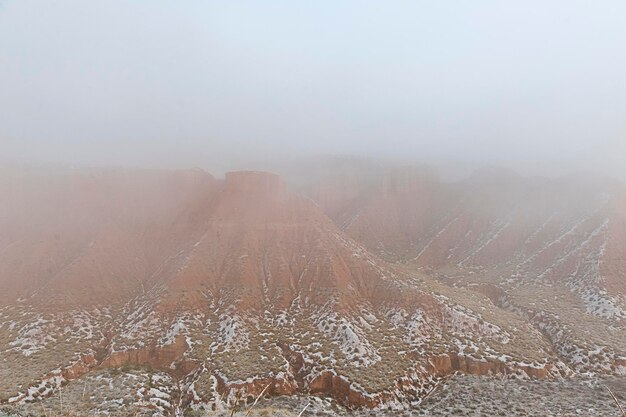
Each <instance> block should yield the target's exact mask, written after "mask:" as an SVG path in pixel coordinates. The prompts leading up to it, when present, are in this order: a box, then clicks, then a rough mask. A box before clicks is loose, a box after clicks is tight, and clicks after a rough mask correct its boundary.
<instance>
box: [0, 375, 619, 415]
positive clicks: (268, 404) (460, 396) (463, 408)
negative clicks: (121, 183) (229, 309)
mask: <svg viewBox="0 0 626 417" xmlns="http://www.w3.org/2000/svg"><path fill="white" fill-rule="evenodd" d="M607 387H610V388H611V390H612V391H613V392H614V394H615V395H616V397H617V398H618V400H619V401H620V402H621V403H622V404H626V380H625V379H624V378H614V377H612V378H603V379H572V380H564V381H545V380H542V381H540V380H517V379H496V378H490V377H475V376H467V375H457V376H455V377H453V378H451V379H450V380H448V381H447V383H445V384H444V385H442V388H441V389H440V390H438V391H436V392H435V393H434V394H433V395H431V396H430V397H428V398H427V399H426V400H424V402H423V403H422V404H421V405H419V406H416V407H414V408H412V409H409V410H389V411H382V410H376V411H350V410H346V409H343V408H341V407H339V406H337V404H336V403H334V402H333V401H331V400H327V399H320V398H317V397H279V398H274V399H262V400H260V401H259V403H258V404H257V405H256V406H255V407H254V408H252V410H248V409H247V408H246V407H242V409H241V410H238V411H237V412H235V414H234V415H233V414H231V412H232V411H231V410H226V411H221V412H219V411H199V410H198V411H191V410H187V411H184V412H182V414H179V415H182V416H193V417H204V416H216V417H217V416H220V417H228V416H239V417H243V416H249V417H254V416H256V417H296V416H299V415H300V413H301V412H302V411H303V410H304V412H303V413H302V414H301V415H302V417H304V416H355V417H374V416H386V417H392V416H393V417H396V416H397V417H400V416H402V417H404V416H407V417H408V416H432V417H478V416H507V417H510V416H537V417H539V416H541V417H548V416H554V417H566V416H585V417H595V416H597V417H610V416H616V417H617V416H620V412H619V410H618V408H617V406H616V405H615V403H614V401H613V399H612V398H611V396H610V394H609V391H608V390H607ZM73 400H74V401H76V400H77V399H72V398H66V399H65V401H66V404H67V403H72V401H73ZM48 401H50V400H48ZM52 401H54V400H52ZM74 404H76V403H74ZM307 404H308V406H307ZM34 405H37V406H38V407H33V406H34ZM48 405H49V406H51V405H52V404H50V403H49V404H48ZM90 405H91V409H90V410H89V411H85V412H82V413H75V414H71V415H72V416H105V415H110V416H127V415H138V416H139V415H141V416H161V415H163V414H161V413H159V412H158V411H155V410H152V411H151V410H149V409H144V410H143V411H140V412H138V413H133V414H128V412H127V411H124V410H123V408H124V407H123V406H122V402H120V408H119V409H118V410H117V411H116V410H114V409H112V408H110V407H107V408H108V410H107V411H103V410H102V408H100V407H98V406H97V405H96V404H90ZM109 405H110V403H109ZM305 407H306V409H305ZM52 408H54V407H52ZM86 408H90V407H89V406H87V407H85V409H86ZM41 410H42V408H41V405H40V404H30V405H25V406H22V407H19V408H18V409H13V408H8V407H7V408H4V409H0V417H26V416H39V415H43V414H42V411H41ZM66 410H67V406H66ZM66 412H67V411H66Z"/></svg>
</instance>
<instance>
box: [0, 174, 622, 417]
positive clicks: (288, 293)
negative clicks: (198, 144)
mask: <svg viewBox="0 0 626 417" xmlns="http://www.w3.org/2000/svg"><path fill="white" fill-rule="evenodd" d="M367 181H370V179H367V180H363V179H360V178H359V177H358V176H356V177H354V178H353V179H352V180H350V181H345V182H344V186H345V187H346V188H347V190H342V188H341V187H336V189H334V188H333V187H332V184H329V183H326V184H325V185H321V184H320V185H319V187H318V188H316V189H317V190H324V191H323V192H319V193H317V194H316V193H310V195H311V196H312V197H313V199H311V198H308V197H304V196H301V195H297V194H295V193H293V192H292V191H290V189H289V188H288V187H287V186H286V185H285V183H284V182H283V181H282V180H281V179H280V178H279V177H278V176H276V175H274V174H269V173H263V172H233V173H229V174H227V175H226V177H225V179H223V180H221V179H215V178H213V177H212V176H211V175H209V174H206V173H204V172H202V171H181V172H166V171H163V172H161V171H70V172H67V171H61V172H45V173H41V172H30V171H29V172H19V173H12V174H11V175H6V176H4V177H3V179H2V180H0V193H1V195H2V196H3V198H2V199H1V200H0V230H2V232H1V233H0V236H1V237H0V288H1V289H2V291H1V292H0V294H2V304H0V352H2V355H1V356H0V361H1V362H0V403H2V404H5V405H7V406H10V407H11V408H12V409H14V410H18V411H23V412H28V411H29V410H30V411H32V410H37V411H34V412H39V411H40V410H41V407H42V406H43V407H44V408H48V409H50V410H51V411H55V412H60V411H61V407H62V401H60V400H58V399H60V398H62V392H63V391H67V392H74V393H76V392H79V391H80V390H81V388H82V390H83V391H82V392H83V394H82V396H81V399H80V400H77V399H76V398H77V397H78V395H74V397H73V398H75V400H74V401H75V403H74V405H73V406H72V407H73V408H76V409H77V410H79V411H80V412H84V413H85V414H87V413H95V412H105V411H106V412H109V413H113V414H115V413H118V415H135V413H144V414H147V415H182V414H183V413H185V412H190V411H195V412H199V413H202V412H203V411H202V410H224V409H229V408H231V407H233V406H235V405H237V404H240V403H241V402H246V401H254V399H255V398H256V396H258V395H260V394H264V395H269V396H278V395H292V394H297V395H316V396H320V397H330V398H332V399H333V400H334V401H335V402H337V403H338V404H339V405H341V406H343V407H348V408H403V407H410V406H412V405H416V404H419V403H420V402H421V401H422V400H423V399H424V398H426V397H427V396H429V395H430V394H431V393H432V392H433V391H434V390H436V388H437V387H438V386H439V385H440V384H442V383H443V382H444V381H446V379H447V378H448V377H450V376H451V375H453V374H454V373H456V372H461V373H466V374H472V375H502V376H505V375H508V376H516V377H518V378H540V379H558V378H562V377H569V376H572V375H574V374H575V373H580V372H603V373H617V374H619V373H622V372H623V370H624V363H623V354H624V349H623V345H622V344H623V342H624V337H623V333H620V332H623V327H622V324H621V323H622V321H621V319H622V316H621V315H620V314H608V315H607V314H604V313H603V311H604V310H601V311H596V310H585V309H582V310H581V311H579V313H578V314H579V316H580V317H584V318H585V319H588V320H591V321H593V322H589V325H590V326H591V325H593V326H596V324H597V323H600V324H601V325H602V326H604V327H598V329H600V330H594V331H593V332H590V333H589V334H583V333H580V331H579V329H578V327H575V326H574V323H569V322H568V321H567V320H570V321H575V320H578V316H573V317H570V318H568V319H565V318H562V317H561V316H559V315H558V313H555V312H554V308H557V307H559V306H560V305H566V304H567V303H572V304H573V305H574V304H575V303H576V302H578V301H579V300H580V303H584V302H585V300H588V301H589V300H591V301H589V303H592V304H593V303H594V301H593V300H597V299H596V298H590V297H596V296H597V295H600V296H601V298H599V299H600V300H601V301H602V300H609V301H610V302H612V303H614V304H611V306H612V307H611V310H610V311H612V312H615V311H618V310H617V308H618V307H619V306H620V304H619V303H621V301H620V300H621V299H620V297H621V294H623V292H622V289H621V285H622V284H621V283H622V282H623V281H622V280H621V278H620V277H621V276H620V274H621V271H622V270H621V269H620V268H621V265H622V264H620V263H618V262H612V263H611V265H612V266H611V268H610V269H608V268H607V269H599V270H596V269H594V266H593V265H595V264H593V262H591V261H596V258H593V256H595V255H594V254H596V255H597V256H602V257H604V256H609V254H612V255H611V256H612V257H614V258H616V259H619V256H621V255H620V254H623V249H621V248H623V247H620V246H619V245H620V244H619V242H620V233H618V232H609V230H612V229H609V227H608V225H604V222H605V220H606V217H603V216H605V215H606V216H609V217H610V219H612V223H609V224H611V225H612V224H615V223H618V224H619V221H623V218H620V217H619V216H620V215H619V213H623V211H620V210H621V209H622V207H623V205H620V204H621V203H619V201H618V200H611V203H610V205H607V203H606V202H605V200H602V199H598V201H591V202H587V201H586V200H585V204H584V205H579V204H578V200H574V202H571V201H565V202H563V201H561V198H562V197H559V196H557V197H555V196H554V195H553V192H554V190H553V189H548V190H546V191H545V195H544V194H542V196H540V197H537V198H535V199H534V200H533V199H530V198H529V195H531V194H532V193H534V192H535V190H534V189H531V191H527V192H526V191H525V192H526V194H524V193H523V192H522V191H519V190H518V189H515V190H514V191H510V186H509V185H508V184H506V185H500V184H499V183H498V182H496V183H495V184H485V183H483V182H480V181H483V180H481V179H476V178H475V179H473V181H475V182H472V183H470V184H469V185H468V184H463V185H458V184H457V185H454V186H450V187H448V186H446V185H443V184H441V183H439V182H437V180H436V179H434V178H432V177H431V176H430V175H425V174H424V173H422V172H415V171H413V170H409V171H406V170H404V171H400V172H398V173H396V174H394V175H393V176H392V177H390V178H383V179H382V180H381V181H380V182H379V186H380V188H375V187H370V185H369V184H368V183H367ZM351 184H359V187H356V188H353V187H352V185H351ZM472 187H474V188H472ZM350 190H352V191H350ZM355 190H356V192H354V191H355ZM479 191H480V193H481V194H480V195H478V196H476V193H478V192H479ZM517 193H521V194H522V196H521V197H520V196H519V195H518V194H517ZM499 194H500V198H499V199H498V198H496V196H497V195H499ZM571 194H572V198H575V197H576V193H575V192H572V193H571ZM489 198H491V199H492V200H489ZM314 200H316V201H314ZM485 203H486V204H485ZM522 203H524V204H523V205H520V204H522ZM557 203H558V204H557ZM559 204H560V205H559ZM515 207H517V208H515ZM444 209H446V210H444ZM566 209H567V210H568V213H570V212H572V214H571V218H570V217H564V216H561V215H558V216H556V215H555V220H550V221H549V222H547V225H546V226H543V228H541V227H539V226H541V225H538V226H537V227H534V226H535V223H537V222H543V223H545V222H546V219H544V213H545V212H547V211H550V210H552V211H557V212H558V211H559V210H563V211H565V210H566ZM598 210H600V211H598ZM324 211H326V213H328V215H327V214H325V213H324ZM596 213H601V214H602V215H600V214H597V215H596ZM507 216H510V217H511V219H510V221H509V223H510V224H511V225H509V226H506V227H505V226H504V225H505V223H503V224H500V223H501V222H503V221H504V220H502V219H508V217H507ZM576 216H579V217H576ZM456 217H459V218H463V220H456V221H453V218H456ZM345 219H349V221H344V220H345ZM557 219H558V220H557ZM581 219H587V220H581ZM620 219H621V220H620ZM552 221H554V222H555V223H556V224H554V225H553V224H552V223H551V222H552ZM578 221H581V223H580V226H577V227H580V229H574V230H575V232H571V233H570V234H567V233H566V232H562V229H564V228H565V227H567V226H569V225H570V224H578V223H577V222H578ZM451 222H452V224H456V223H457V222H458V223H459V224H460V225H465V226H464V227H465V228H463V227H460V226H454V227H451V226H449V224H450V223H451ZM572 222H573V223H572ZM522 225H523V226H525V230H526V229H532V231H531V232H524V231H520V230H521V229H522V227H521V226H522ZM509 228H511V230H509ZM448 230H450V232H447V231H448ZM474 230H475V232H472V233H476V234H477V236H476V237H475V236H473V235H472V233H469V232H470V231H474ZM498 230H499V232H498ZM544 230H545V232H544ZM513 231H516V232H515V233H513ZM448 233H451V235H448ZM559 233H561V235H562V234H565V236H564V237H561V238H560V240H559V236H561V235H559ZM611 233H614V234H613V235H612V234H611ZM466 235H469V237H466V240H463V238H462V237H463V236H466ZM544 235H545V236H544ZM377 236H378V237H377ZM501 236H502V237H501ZM540 237H541V238H540ZM574 237H576V239H574ZM490 239H491V241H490ZM500 239H502V240H501V241H500ZM535 240H537V242H535ZM466 241H467V242H468V243H467V244H466V243H465V242H466ZM493 241H497V245H495V244H494V247H493V248H492V247H491V245H492V244H491V242H493ZM511 241H513V243H509V244H508V246H507V245H506V242H511ZM526 241H529V242H528V243H524V244H521V243H520V242H522V243H523V242H526ZM552 241H557V243H554V245H558V247H554V248H551V247H550V246H549V245H548V247H547V248H544V246H546V245H547V243H549V242H552ZM453 244H458V245H459V247H458V248H457V249H455V250H452V249H453V246H451V245H453ZM576 244H578V246H576ZM598 245H600V246H598ZM578 247H580V249H576V248H578ZM601 247H604V248H605V249H604V252H602V253H601V254H598V253H597V252H598V251H599V249H600V248H601ZM533 250H534V251H533ZM442 253H443V254H442ZM451 253H452V255H450V254H451ZM487 253H488V254H489V256H486V254H487ZM544 253H545V254H546V255H547V254H548V253H549V254H551V256H553V257H552V258H549V261H545V262H544V261H543V260H542V261H541V262H540V261H539V258H541V259H543V258H542V256H543V254H544ZM529 254H530V255H529ZM535 254H536V256H535V257H534V258H533V257H532V255H535ZM568 254H569V255H568ZM444 255H445V261H443V259H444ZM564 256H565V259H566V260H567V259H569V258H568V256H569V257H573V259H575V261H571V262H570V261H567V262H566V261H562V262H558V261H559V259H561V258H563V257H564ZM612 259H613V258H612ZM520 260H521V261H520ZM526 260H528V262H527V263H526V264H523V263H522V262H523V261H526ZM583 260H590V261H589V263H588V264H585V263H584V262H583ZM547 262H554V263H557V264H556V265H552V264H549V263H547ZM570 264H571V265H573V266H576V269H575V270H576V271H578V272H577V273H578V275H576V274H575V275H573V276H571V273H570V275H567V273H569V272H562V271H570V269H567V270H565V269H561V268H565V267H566V266H567V267H568V268H570V267H572V268H573V266H571V265H570ZM546 265H548V266H551V267H552V269H551V270H550V272H547V273H546V275H545V276H544V277H539V276H538V274H537V273H536V271H538V270H540V269H541V268H543V267H544V266H546ZM585 268H586V269H585ZM602 268H605V267H602ZM598 271H607V272H598ZM503 274H507V275H503ZM515 274H517V275H515ZM564 274H565V275H564ZM601 274H604V275H601ZM610 274H612V275H610ZM609 275H610V276H611V277H613V278H608V277H609ZM564 276H567V278H565V279H564V280H563V277H564ZM605 276H606V277H607V279H604V278H602V279H601V278H600V277H605ZM503 277H504V278H503ZM561 281H562V282H561ZM606 282H608V283H612V284H611V285H608V284H605V283H606ZM468 288H470V289H468ZM512 288H515V290H516V291H511V289H512ZM537 288H539V290H537V291H538V292H540V293H541V294H543V295H541V296H537V295H535V296H534V298H533V299H532V300H533V301H532V302H528V301H526V302H522V301H520V300H519V299H518V298H519V297H520V294H524V291H530V290H532V289H537ZM545 288H551V289H554V291H556V292H555V294H554V297H557V298H556V299H558V303H556V302H555V303H552V307H550V308H552V310H551V309H550V308H549V307H548V306H543V305H542V304H541V302H544V301H545V302H546V303H547V302H548V301H551V298H548V295H546V294H549V296H550V297H552V294H551V293H546V292H545ZM600 288H601V289H602V290H605V291H606V294H605V293H602V292H600V291H602V290H600ZM560 289H564V290H563V291H560ZM557 290H558V291H557ZM559 297H561V298H559ZM568 297H569V298H568ZM585 297H587V298H585ZM602 297H604V298H602ZM603 302H604V301H603ZM607 302H608V301H607ZM594 305H595V304H594ZM602 305H605V304H602ZM572 308H573V307H572ZM567 326H569V327H567ZM598 326H600V325H598ZM585 328H586V327H585ZM563 329H565V330H563ZM594 329H595V327H594ZM605 331H606V332H609V333H610V334H608V333H607V334H604V333H602V332H605ZM603 337H604V338H605V339H604V341H602V346H600V345H598V343H599V341H600V340H601V339H602V338H603ZM592 347H593V349H596V350H597V349H598V348H599V347H601V349H599V350H597V352H596V357H597V359H596V360H594V361H593V362H590V359H589V358H591V356H590V353H589V352H590V349H591V348H592ZM567 349H573V350H571V351H569V350H567ZM585 349H586V350H585ZM578 357H581V358H587V361H588V362H587V363H583V362H581V363H577V362H576V358H578ZM581 361H583V359H581ZM18 370H19V372H17V371H18ZM88 387H89V388H88ZM98 387H102V389H100V388H98ZM107 387H108V388H107ZM88 389H89V392H88ZM68 395H69V394H68Z"/></svg>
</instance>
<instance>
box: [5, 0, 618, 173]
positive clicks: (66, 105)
mask: <svg viewBox="0 0 626 417" xmlns="http://www.w3.org/2000/svg"><path fill="white" fill-rule="evenodd" d="M625 143H626V1H624V0H612V1H602V0H593V1H592V0H585V1H577V0H552V1H551V0H537V1H534V0H524V1H521V0H520V1H503V0H493V1H486V0H467V1H464V0H454V1H453V0H437V1H434V0H433V1H419V0H411V1H363V0H358V1H324V0H317V1H294V0H286V1H271V0H268V1H235V0H227V1H217V2H216V1H174V0H169V1H164V0H134V1H131V0H127V1H117V0H105V1H100V0H89V1H85V0H59V1H53V0H50V1H47V0H39V1H30V0H0V145H1V146H0V157H4V158H8V159H18V160H20V159H24V160H36V161H50V162H62V163H81V164H130V165H149V166H158V165H163V166H202V167H206V168H207V169H211V166H218V165H220V164H221V165H224V164H228V163H231V161H233V160H240V159H241V158H244V159H245V158H260V159H263V158H271V157H274V156H275V155H279V156H282V155H288V154H300V153H309V154H315V153H344V154H345V153H356V154H361V155H384V156H403V157H415V158H419V159H428V158H450V159H467V160H480V161H489V162H493V161H503V162H511V161H526V162H528V163H531V162H537V161H539V162H542V161H543V162H545V161H554V162H555V164H557V163H561V162H564V161H565V163H567V162H572V161H574V164H579V165H580V166H581V167H582V166H583V165H584V164H583V162H580V163H579V162H578V161H583V160H584V161H593V164H596V165H597V166H608V165H610V166H612V167H613V168H614V169H616V170H618V171H619V170H620V169H623V170H624V174H625V175H626V168H624V166H625V165H626V158H625V157H624V155H626V144H625ZM605 158H609V159H610V160H606V159H605Z"/></svg>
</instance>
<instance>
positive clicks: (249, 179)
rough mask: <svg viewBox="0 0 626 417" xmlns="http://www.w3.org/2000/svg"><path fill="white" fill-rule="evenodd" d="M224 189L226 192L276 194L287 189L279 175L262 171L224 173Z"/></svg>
mask: <svg viewBox="0 0 626 417" xmlns="http://www.w3.org/2000/svg"><path fill="white" fill-rule="evenodd" d="M224 191H225V192H227V193H237V194H239V193H244V194H251V195H254V194H264V195H278V194H283V193H285V192H286V191H287V186H286V185H285V183H284V182H283V181H282V179H281V178H280V176H278V175H277V174H273V173H271V172H263V171H233V172H227V173H226V179H225V183H224Z"/></svg>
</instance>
